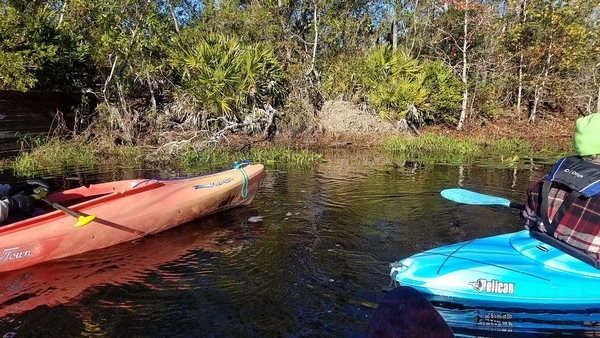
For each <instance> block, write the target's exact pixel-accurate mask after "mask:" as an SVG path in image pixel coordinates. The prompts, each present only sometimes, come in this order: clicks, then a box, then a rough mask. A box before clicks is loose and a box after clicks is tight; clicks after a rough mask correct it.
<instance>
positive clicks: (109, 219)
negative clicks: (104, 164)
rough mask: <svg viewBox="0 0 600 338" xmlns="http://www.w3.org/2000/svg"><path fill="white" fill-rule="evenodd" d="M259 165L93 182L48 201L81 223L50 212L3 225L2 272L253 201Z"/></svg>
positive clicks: (0, 237) (0, 241)
mask: <svg viewBox="0 0 600 338" xmlns="http://www.w3.org/2000/svg"><path fill="white" fill-rule="evenodd" d="M263 170H264V168H263V166H262V165H260V164H254V165H248V166H246V167H243V168H237V169H231V170H226V171H222V172H218V173H215V174H210V175H203V176H196V177H190V178H184V179H174V180H158V179H137V180H125V181H116V182H108V183H100V184H93V185H91V186H90V187H79V188H75V189H70V190H65V191H62V192H58V193H54V194H49V195H47V196H46V198H47V199H48V200H49V201H50V202H51V203H55V204H56V205H57V206H62V207H66V208H68V209H69V210H68V211H71V213H73V212H74V213H79V214H85V215H90V216H95V218H93V220H92V221H91V222H89V223H87V224H85V225H83V226H78V227H75V224H77V223H78V219H77V218H76V217H73V216H72V215H69V214H68V213H66V212H64V211H61V210H55V209H53V208H50V207H49V206H46V207H48V209H47V210H46V211H47V212H45V213H42V214H41V215H39V216H35V217H31V218H28V219H25V220H22V221H19V222H15V223H11V224H9V225H5V226H2V227H0V272H5V271H11V270H17V269H21V268H24V267H28V266H31V265H35V264H38V263H41V262H46V261H52V260H56V259H60V258H64V257H68V256H73V255H76V254H80V253H83V252H87V251H92V250H97V249H101V248H106V247H109V246H112V245H115V244H119V243H122V242H127V241H133V240H135V239H138V238H141V237H144V236H147V235H151V234H155V233H158V232H161V231H164V230H167V229H170V228H173V227H176V226H178V225H181V224H183V223H186V222H189V221H192V220H195V219H198V218H200V217H203V216H207V215H210V214H214V213H217V212H219V211H222V210H226V209H230V208H233V207H237V206H241V205H247V204H250V203H251V202H252V199H253V198H254V196H255V195H256V192H257V190H258V186H259V184H260V181H261V179H262V175H263Z"/></svg>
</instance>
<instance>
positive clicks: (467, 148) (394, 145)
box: [384, 133, 532, 159]
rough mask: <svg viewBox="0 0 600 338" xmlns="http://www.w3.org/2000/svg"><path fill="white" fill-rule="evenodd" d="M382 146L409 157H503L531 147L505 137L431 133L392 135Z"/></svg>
mask: <svg viewBox="0 0 600 338" xmlns="http://www.w3.org/2000/svg"><path fill="white" fill-rule="evenodd" d="M384 148H385V149H386V150H388V151H391V152H393V153H402V154H405V155H407V156H409V157H419V156H424V155H431V154H444V155H457V156H465V157H473V156H484V155H486V154H496V155H499V156H501V158H502V159H503V158H504V157H506V156H508V155H510V156H509V157H510V158H513V157H514V156H515V154H529V153H530V152H531V151H532V147H531V145H530V144H529V143H527V142H526V141H523V140H507V139H487V138H486V139H481V138H474V137H470V138H464V139H456V138H452V137H446V136H443V135H437V134H433V133H426V134H422V135H421V136H419V137H417V138H400V137H394V138H391V139H389V140H388V141H386V143H385V145H384Z"/></svg>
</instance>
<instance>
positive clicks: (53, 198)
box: [0, 179, 165, 233]
mask: <svg viewBox="0 0 600 338" xmlns="http://www.w3.org/2000/svg"><path fill="white" fill-rule="evenodd" d="M164 184H165V183H164V182H161V181H159V180H155V179H152V180H148V179H137V180H125V181H117V182H107V183H99V184H92V185H90V186H89V187H85V186H84V187H78V188H75V189H69V190H65V191H62V192H57V193H53V194H49V195H47V196H46V198H47V199H48V200H49V201H50V202H54V203H58V204H59V205H61V206H63V207H67V208H70V209H73V210H75V211H77V212H83V213H85V210H86V209H87V208H90V207H93V206H95V205H98V204H102V203H106V202H109V201H111V200H114V199H118V198H121V197H123V196H127V195H133V194H137V193H140V192H144V191H147V190H151V189H155V188H157V187H160V186H163V185H164ZM55 217H65V214H64V213H63V212H62V211H59V210H56V209H54V208H52V206H50V205H47V204H43V203H41V202H40V205H39V207H37V208H36V211H35V214H34V216H33V217H29V218H26V219H23V220H21V221H17V222H13V223H10V224H6V225H2V226H0V233H5V232H10V231H12V230H16V229H20V228H23V227H27V226H30V225H32V224H36V223H39V222H40V221H44V220H48V219H52V218H55ZM67 217H71V216H67Z"/></svg>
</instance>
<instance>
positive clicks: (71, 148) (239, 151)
mask: <svg viewBox="0 0 600 338" xmlns="http://www.w3.org/2000/svg"><path fill="white" fill-rule="evenodd" d="M332 104H333V105H335V103H332ZM338 104H340V103H338ZM343 105H344V106H343V107H344V113H343V114H342V113H338V114H335V116H337V117H339V116H340V115H344V118H343V119H341V120H343V121H345V124H344V123H342V122H340V120H331V119H328V118H327V117H325V114H319V115H320V116H321V119H320V120H319V126H320V128H321V131H320V133H319V135H316V136H315V135H313V136H314V137H313V138H308V137H307V138H306V139H305V140H293V139H291V138H290V137H286V136H285V135H286V132H285V131H282V132H281V134H282V135H279V134H278V135H276V136H275V137H274V138H273V139H272V140H265V133H261V134H254V135H252V136H249V135H247V134H242V135H240V134H236V133H231V134H229V135H223V137H224V138H226V140H227V142H223V143H222V144H220V145H218V146H215V147H213V148H210V149H202V148H197V147H196V145H197V143H198V142H202V141H201V140H200V139H198V140H196V142H190V143H188V144H186V145H185V146H181V147H178V148H177V149H176V151H173V150H172V149H170V150H169V151H165V149H164V148H163V149H160V147H152V146H149V145H143V144H141V145H135V146H133V145H127V144H123V145H115V144H113V143H111V142H105V143H102V142H101V143H97V142H96V143H90V142H88V141H87V140H86V139H85V136H84V135H85V133H82V134H79V135H75V136H71V137H65V136H60V137H59V136H48V137H45V138H38V139H35V140H29V141H28V142H25V141H23V143H22V148H23V149H22V151H21V152H20V153H19V155H17V156H16V157H15V158H12V159H8V160H4V162H3V166H4V167H7V166H9V167H12V168H13V171H14V172H15V174H16V175H17V176H24V177H33V176H40V175H43V174H51V173H55V172H57V171H59V172H60V170H62V169H61V168H63V167H79V166H83V167H90V166H95V165H98V164H100V163H102V164H111V163H114V164H115V165H119V166H122V167H141V166H143V165H153V164H154V165H160V166H164V165H170V166H173V167H177V168H181V169H182V170H184V171H185V170H193V169H195V168H202V169H215V168H220V167H222V166H223V165H227V164H231V163H234V162H235V161H239V160H242V159H250V160H251V161H252V162H255V163H262V164H264V165H266V166H267V167H277V168H304V169H307V168H311V167H312V166H314V165H316V164H317V163H319V162H320V161H323V160H326V159H324V158H323V155H322V150H323V149H327V148H332V147H337V148H339V147H344V148H370V149H374V150H377V151H383V152H387V153H388V154H389V155H390V156H391V157H395V158H397V157H402V158H404V159H413V160H431V159H434V160H437V161H451V162H459V163H470V162H472V161H474V160H475V159H477V158H481V157H484V156H488V157H490V156H491V157H493V158H495V160H494V161H495V162H497V163H498V164H499V165H506V166H514V165H517V164H518V163H519V161H520V160H521V159H523V158H528V157H531V156H534V157H535V156H540V154H544V153H546V154H549V155H550V156H554V157H555V158H558V156H560V155H562V154H566V153H568V152H569V151H570V142H565V141H564V139H567V138H569V137H570V135H569V133H570V130H569V128H568V126H567V125H565V126H564V127H563V130H562V131H560V132H559V131H558V130H557V127H556V126H553V125H552V123H546V126H545V127H544V128H541V129H540V132H538V134H537V135H535V137H530V138H529V139H528V138H527V137H523V134H519V133H522V132H521V131H519V128H517V127H516V125H515V124H514V123H507V124H506V125H505V127H504V129H503V130H499V127H498V124H497V125H495V126H494V127H493V128H491V129H492V130H494V131H495V132H494V134H492V133H491V132H490V128H487V127H486V126H485V125H482V124H480V125H478V126H476V127H473V126H467V127H466V128H468V130H469V133H468V135H465V134H464V133H456V132H455V130H454V129H453V128H439V127H438V128H430V129H423V130H422V131H420V132H419V131H417V132H418V133H415V132H410V131H404V132H401V131H398V130H396V129H395V128H394V127H393V126H392V125H391V124H390V123H389V122H387V121H385V120H381V119H379V118H377V117H374V116H372V115H369V113H367V112H364V111H361V110H359V109H356V108H354V109H353V108H351V107H350V106H348V105H347V104H346V103H343ZM573 118H576V116H574V117H573ZM358 122H360V123H362V124H363V126H362V127H361V128H359V129H358V130H359V131H358V132H357V128H356V124H357V123H358ZM560 122H561V124H563V125H564V124H565V123H564V121H560ZM566 124H568V123H566ZM541 125H544V122H541ZM315 128H316V127H315ZM541 131H544V132H541ZM525 136H526V134H525ZM317 141H318V142H317ZM27 147H29V148H27Z"/></svg>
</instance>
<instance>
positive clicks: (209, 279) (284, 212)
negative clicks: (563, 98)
mask: <svg viewBox="0 0 600 338" xmlns="http://www.w3.org/2000/svg"><path fill="white" fill-rule="evenodd" d="M325 158H326V159H327V162H326V163H323V164H319V165H318V166H317V167H316V168H314V169H311V170H287V171H282V170H269V171H267V172H266V173H265V175H264V178H263V181H262V184H261V186H260V190H259V192H258V195H257V196H256V198H255V200H254V202H253V204H252V205H251V206H248V207H242V208H238V209H234V210H229V211H226V212H223V213H220V214H218V215H213V216H210V217H208V218H204V219H201V220H197V221H195V222H192V223H189V224H186V225H183V226H181V227H179V228H176V229H173V230H171V231H167V232H164V233H161V234H158V235H155V236H151V237H148V238H144V239H141V240H139V241H136V242H134V243H127V244H123V245H118V246H115V247H112V248H108V249H104V250H99V251H96V252H91V253H87V254H83V255H80V256H77V257H72V258H69V259H66V260H63V261H59V262H52V263H47V264H43V265H39V266H34V267H31V268H27V269H24V270H21V271H16V272H12V273H5V274H2V275H0V335H5V336H7V337H8V336H14V337H362V336H363V335H364V333H365V331H366V328H367V325H368V323H369V320H370V317H371V316H372V315H373V312H374V310H375V308H376V307H377V304H378V302H379V301H380V300H381V299H382V298H383V296H384V294H383V293H382V291H381V288H382V287H385V286H388V285H389V276H388V274H389V268H388V262H390V261H394V260H398V259H400V258H402V257H405V256H408V255H411V254H413V253H416V252H418V251H421V250H424V249H427V248H431V247H434V246H438V245H442V244H448V243H454V242H458V241H464V240H469V239H473V238H477V237H484V236H489V235H494V234H500V233H505V232H512V231H517V230H520V229H521V225H520V224H519V219H518V216H517V213H516V212H515V211H514V210H508V209H502V208H491V207H478V206H466V205H458V204H456V203H452V202H449V201H446V200H444V199H443V198H442V197H441V196H440V195H439V191H440V190H442V189H444V188H452V187H465V188H470V189H474V190H477V191H479V192H482V193H487V194H493V195H497V196H502V197H506V198H509V199H511V200H514V201H519V202H521V201H522V199H523V196H524V191H525V189H526V187H527V185H528V184H529V183H530V182H531V181H532V180H533V179H535V178H537V177H538V176H540V175H541V174H542V172H544V171H545V170H546V169H548V166H547V164H544V162H543V161H542V162H539V163H536V162H533V163H531V162H528V161H522V162H524V164H525V165H521V166H520V169H515V168H510V167H507V166H498V165H496V164H494V163H495V162H498V161H492V162H489V163H490V164H485V163H483V162H480V163H477V164H474V165H469V166H459V165H455V164H435V163H433V162H431V163H423V162H406V161H402V160H397V159H392V158H390V156H388V155H385V154H373V153H371V152H366V151H357V152H354V151H340V152H334V151H332V152H328V153H326V154H325ZM178 174H182V175H183V174H184V173H178V172H177V171H173V170H171V171H164V170H163V171H158V170H153V169H149V170H124V169H118V168H108V169H106V168H105V169H98V170H97V171H94V170H92V171H89V172H84V173H82V172H78V173H72V175H71V176H69V177H72V178H73V179H64V178H63V177H57V178H53V184H54V185H55V186H61V185H64V186H65V187H66V186H69V185H77V184H82V183H90V182H91V183H93V182H94V181H108V180H114V179H122V178H133V177H141V176H145V177H158V176H161V177H164V178H167V176H171V177H172V176H177V175H178ZM5 175H6V173H5ZM67 176H68V175H67ZM124 207H126V206H124ZM252 216H263V217H264V221H263V222H258V223H252V222H249V221H248V220H249V218H250V217H252ZM0 240H1V239H0Z"/></svg>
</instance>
